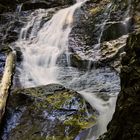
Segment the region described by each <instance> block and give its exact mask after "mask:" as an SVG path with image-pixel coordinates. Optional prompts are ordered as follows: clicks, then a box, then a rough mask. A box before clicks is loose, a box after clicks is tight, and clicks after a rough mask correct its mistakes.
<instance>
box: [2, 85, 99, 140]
mask: <svg viewBox="0 0 140 140" xmlns="http://www.w3.org/2000/svg"><path fill="white" fill-rule="evenodd" d="M97 116H98V112H97V111H96V110H95V109H93V108H92V107H91V106H90V104H88V103H87V102H86V101H85V100H84V99H83V98H82V96H81V95H80V94H78V93H77V92H75V91H72V90H69V89H66V88H65V87H63V86H61V85H58V84H50V85H46V86H41V87H36V88H29V89H19V90H16V91H14V92H12V93H11V95H10V97H9V100H8V107H7V113H6V115H5V118H6V120H5V121H6V123H5V128H4V130H3V131H5V134H4V135H3V136H2V138H3V140H19V139H21V140H25V139H26V140H27V139H30V140H37V139H47V140H50V139H56V140H62V139H64V140H65V139H66V140H73V139H74V138H75V137H76V136H77V135H78V134H79V133H80V132H81V131H82V130H85V129H87V128H91V127H92V126H95V125H96V117H97Z"/></svg>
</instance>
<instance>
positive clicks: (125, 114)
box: [99, 1, 140, 140]
mask: <svg viewBox="0 0 140 140" xmlns="http://www.w3.org/2000/svg"><path fill="white" fill-rule="evenodd" d="M132 5H133V18H134V20H135V22H134V28H135V30H134V32H133V33H132V34H130V35H129V37H128V39H127V43H126V46H125V48H124V50H125V52H126V54H125V56H124V57H123V58H122V61H121V64H122V68H121V73H120V78H121V92H120V93H119V96H118V99H117V104H116V110H115V113H114V115H113V118H112V120H111V122H110V123H109V125H108V131H107V133H105V134H104V135H103V136H101V137H100V138H99V140H118V139H119V140H139V139H140V83H139V81H140V28H139V27H140V19H139V14H140V3H139V1H133V2H132Z"/></svg>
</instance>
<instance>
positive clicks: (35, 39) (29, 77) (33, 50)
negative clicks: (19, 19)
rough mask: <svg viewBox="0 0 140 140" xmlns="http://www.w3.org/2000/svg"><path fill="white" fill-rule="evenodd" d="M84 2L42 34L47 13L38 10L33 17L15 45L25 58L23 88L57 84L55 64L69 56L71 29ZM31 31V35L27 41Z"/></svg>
mask: <svg viewBox="0 0 140 140" xmlns="http://www.w3.org/2000/svg"><path fill="white" fill-rule="evenodd" d="M84 1H85V0H84ZM84 1H82V2H81V1H78V2H77V3H76V4H75V5H73V6H71V7H69V8H66V9H62V10H60V11H58V12H57V13H56V14H55V15H54V16H53V17H52V19H51V20H50V21H48V22H47V23H46V24H45V25H44V26H43V27H42V28H41V29H40V30H39V28H40V23H41V19H42V17H44V16H45V15H46V16H47V13H48V11H45V10H38V11H36V12H35V13H32V14H31V16H30V17H29V22H28V23H27V25H26V26H25V27H24V28H22V30H21V34H20V37H19V40H18V41H17V42H16V46H18V47H20V49H21V51H22V53H23V57H24V61H23V64H22V69H20V73H21V75H20V78H21V79H20V81H21V83H22V85H23V86H25V87H30V86H35V85H44V84H49V83H54V82H57V80H56V77H57V72H56V71H57V67H56V61H57V59H58V57H59V56H60V55H61V54H63V53H64V52H65V53H68V36H69V33H70V31H71V29H72V24H73V15H74V12H75V10H76V9H77V8H79V7H80V6H81V5H82V4H83V3H84ZM31 27H32V31H31V34H30V35H29V37H28V31H29V29H31ZM67 56H68V55H67ZM67 61H68V58H67Z"/></svg>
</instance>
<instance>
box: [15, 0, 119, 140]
mask: <svg viewBox="0 0 140 140" xmlns="http://www.w3.org/2000/svg"><path fill="white" fill-rule="evenodd" d="M85 2H86V0H77V3H76V4H74V5H72V6H70V7H68V8H65V9H62V10H59V11H58V12H57V13H56V14H54V15H53V17H52V18H51V19H50V20H49V21H47V22H46V23H45V24H44V25H43V26H42V25H41V22H42V20H43V18H44V17H46V16H47V15H48V13H49V10H42V9H39V10H36V11H34V12H33V13H31V15H30V16H28V22H27V23H26V25H25V26H24V27H23V28H22V30H21V33H20V36H19V39H18V41H17V42H16V43H15V45H16V47H19V48H20V49H21V51H22V53H23V62H22V64H21V65H20V66H19V67H18V71H19V72H20V76H19V77H20V83H21V85H22V86H23V87H33V86H38V85H46V84H49V83H60V84H63V85H64V86H66V87H68V88H72V89H74V90H76V91H78V92H79V93H80V94H82V95H83V96H84V97H85V99H86V100H88V102H89V103H90V104H91V105H92V106H93V107H95V108H96V109H97V110H98V111H99V113H100V116H99V121H98V130H97V133H96V136H95V137H98V135H100V134H101V133H103V132H105V131H106V126H107V123H108V122H109V120H110V119H111V117H112V113H113V112H114V108H115V101H116V97H117V93H118V91H119V78H118V76H116V74H115V73H114V72H112V71H111V70H110V69H109V68H103V69H93V70H90V71H89V70H88V71H84V70H78V69H77V68H72V67H70V60H69V52H68V41H69V40H68V39H69V34H70V32H71V30H72V27H73V22H74V13H75V12H76V10H77V9H78V8H80V7H81V6H82V4H84V3H85ZM110 7H111V5H108V7H107V8H110ZM106 12H108V10H106ZM109 13H110V11H109ZM109 13H108V16H109ZM108 16H107V17H108ZM106 22H107V19H105V21H104V23H103V26H102V31H101V34H100V36H99V39H98V40H99V42H98V44H100V40H101V37H102V32H103V28H104V26H105V23H106ZM61 55H64V58H65V61H66V63H67V66H64V65H59V64H58V63H57V62H58V61H59V59H60V58H61ZM100 91H101V92H100ZM106 91H107V93H110V94H103V93H104V92H106ZM98 92H100V93H101V94H100V95H97V93H98ZM104 96H105V97H104ZM104 98H106V99H104ZM85 139H87V140H88V139H91V140H93V139H95V138H94V137H93V132H92V131H91V134H89V135H88V136H87V137H86V138H84V140H85Z"/></svg>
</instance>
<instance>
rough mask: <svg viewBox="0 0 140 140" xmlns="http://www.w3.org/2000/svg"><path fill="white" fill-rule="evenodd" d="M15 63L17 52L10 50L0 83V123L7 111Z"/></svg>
mask: <svg viewBox="0 0 140 140" xmlns="http://www.w3.org/2000/svg"><path fill="white" fill-rule="evenodd" d="M14 64H15V53H13V52H10V53H9V54H8V55H7V58H6V62H5V69H4V73H3V77H2V80H1V83H0V123H1V120H2V118H3V115H4V113H5V107H6V101H7V98H8V93H9V89H10V86H11V83H12V75H13V70H14Z"/></svg>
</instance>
